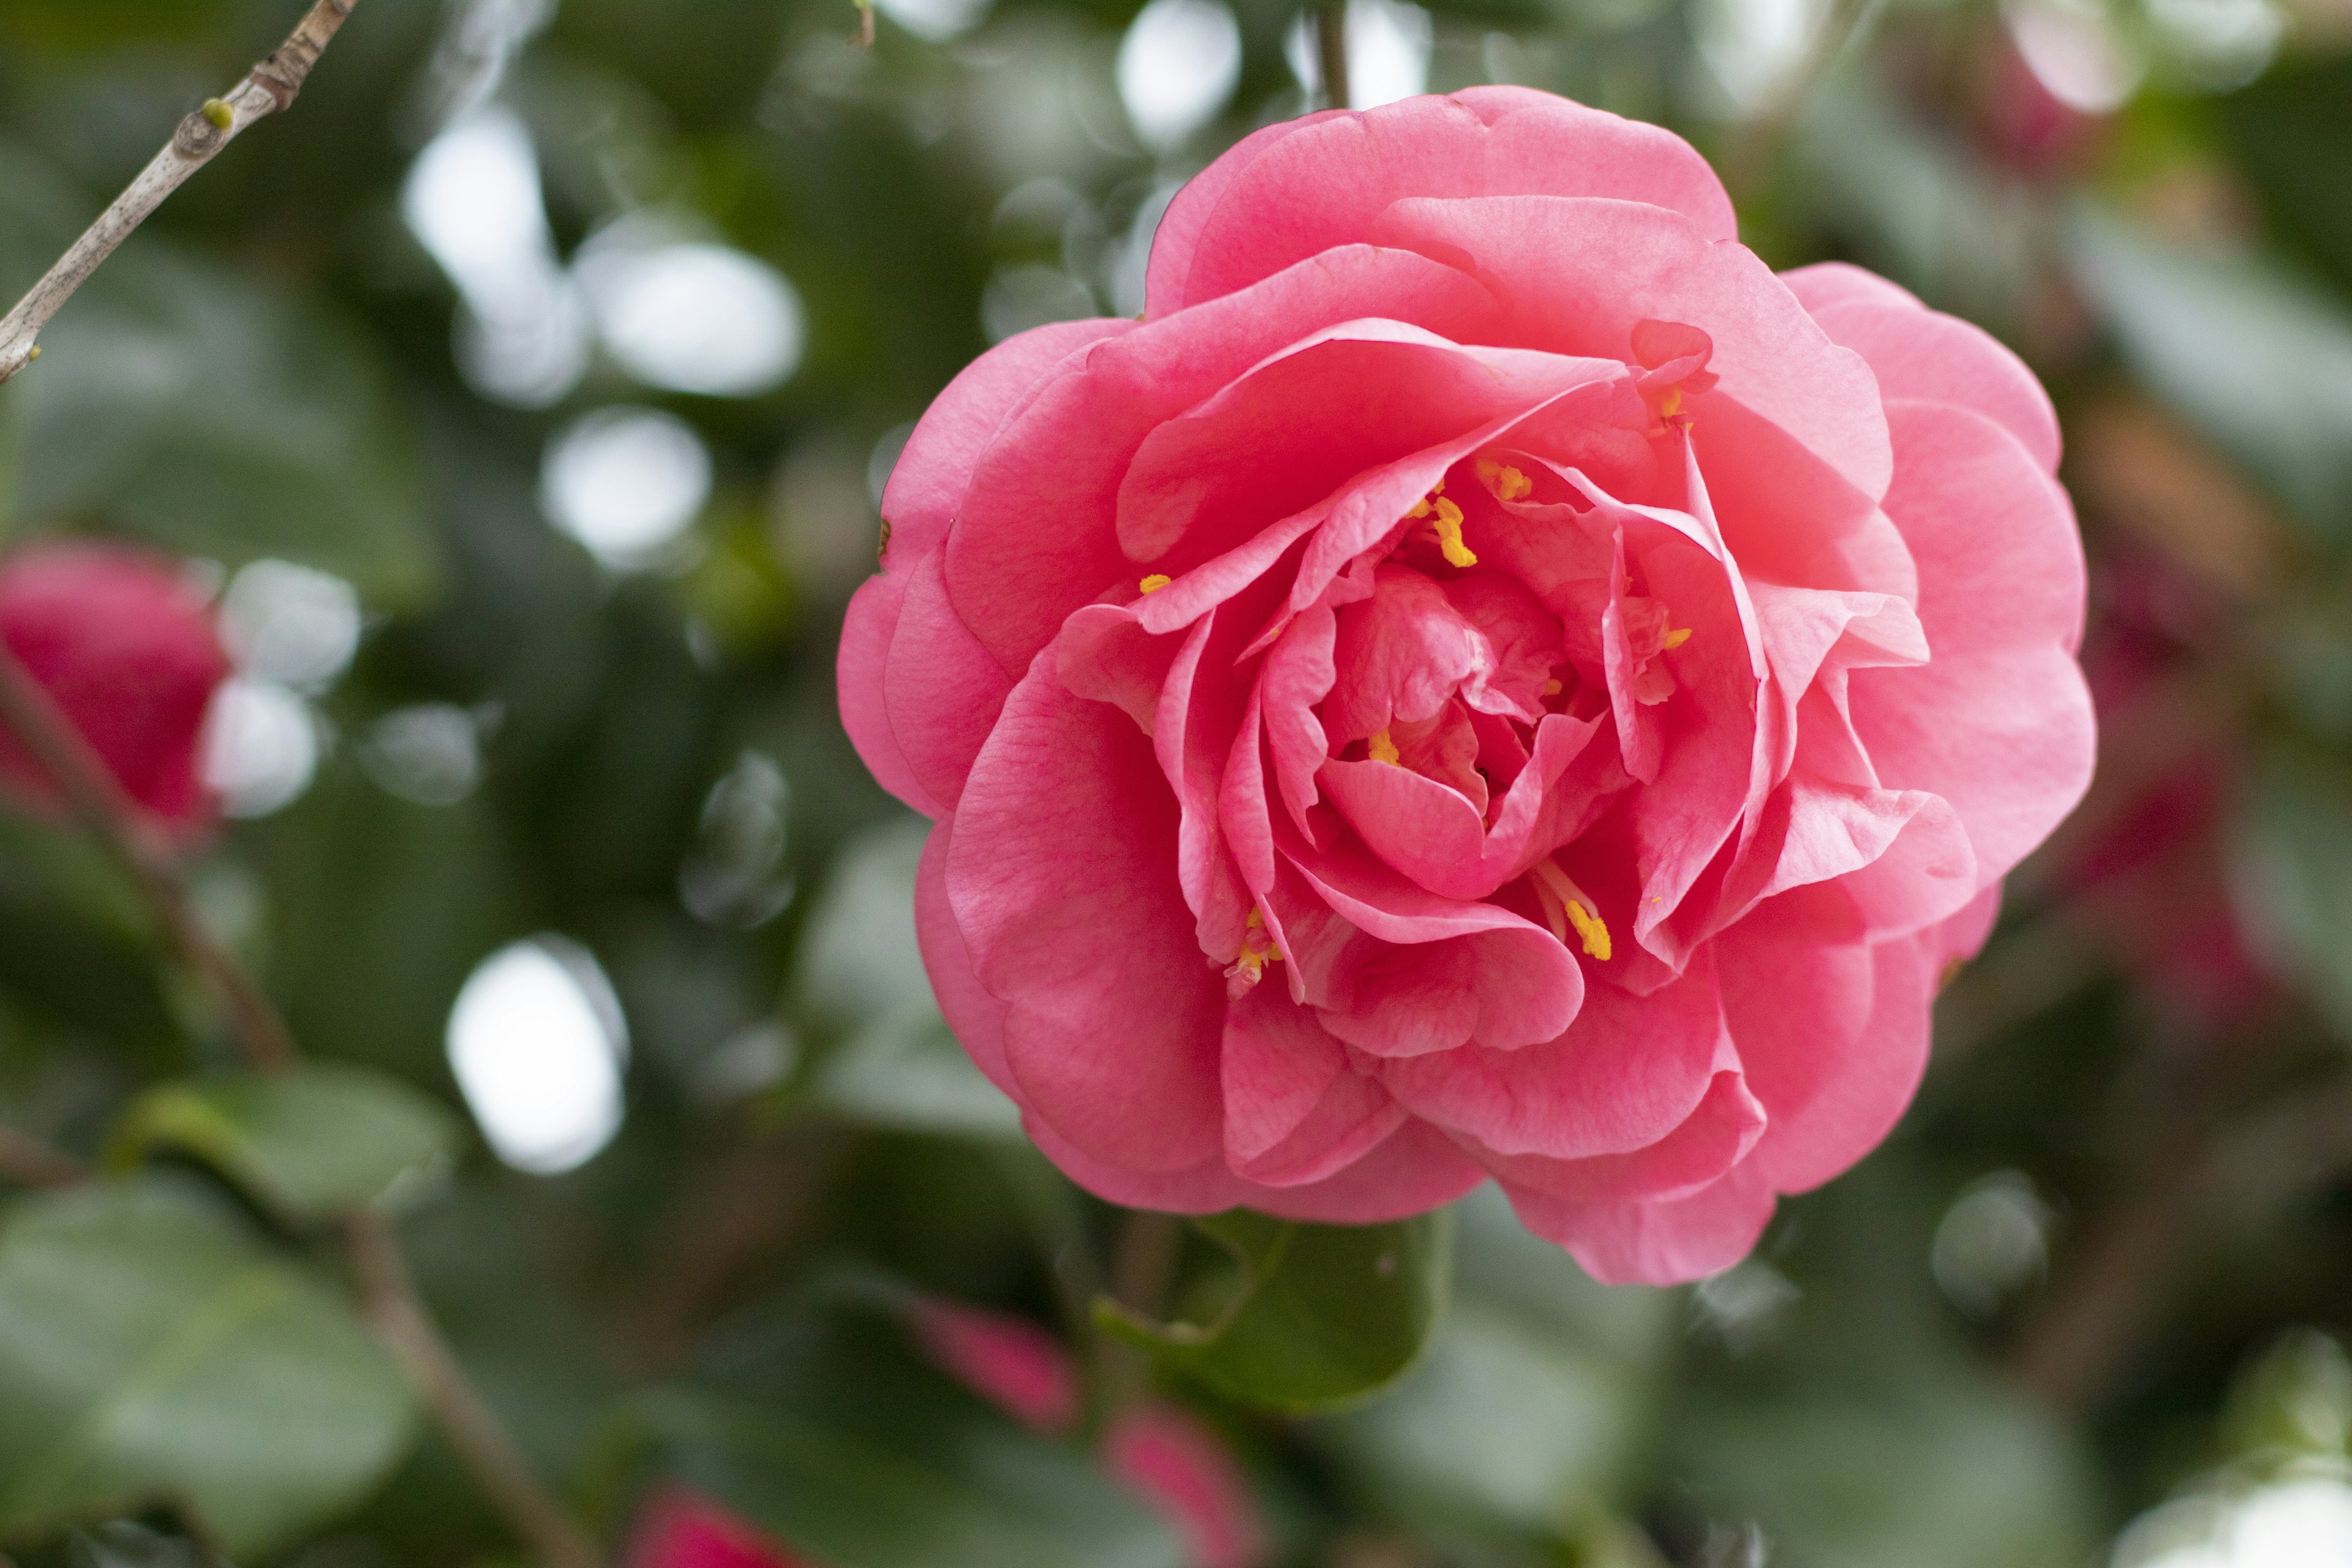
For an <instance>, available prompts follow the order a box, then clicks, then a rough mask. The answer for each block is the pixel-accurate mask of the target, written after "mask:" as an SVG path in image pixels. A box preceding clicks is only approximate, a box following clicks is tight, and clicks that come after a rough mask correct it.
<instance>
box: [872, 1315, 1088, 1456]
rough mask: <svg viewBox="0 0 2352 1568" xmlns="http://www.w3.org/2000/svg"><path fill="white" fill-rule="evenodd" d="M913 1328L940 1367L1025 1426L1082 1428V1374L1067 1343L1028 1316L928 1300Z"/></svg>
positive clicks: (911, 1322)
mask: <svg viewBox="0 0 2352 1568" xmlns="http://www.w3.org/2000/svg"><path fill="white" fill-rule="evenodd" d="M908 1326H909V1327H911V1328H912V1329H913V1330H914V1331H915V1338H916V1340H917V1342H919V1343H920V1344H921V1345H922V1347H923V1351H924V1353H926V1354H927V1355H929V1357H930V1358H931V1360H932V1362H933V1363H935V1364H937V1365H938V1366H939V1367H940V1369H941V1370H943V1371H945V1372H946V1373H949V1374H950V1376H952V1377H954V1378H955V1379H957V1381H959V1382H961V1384H963V1385H964V1386H965V1387H967V1388H969V1389H971V1390H972V1391H973V1392H974V1393H976V1394H980V1395H981V1396H982V1397H983V1398H985V1399H987V1400H988V1401H989V1402H990V1403H992V1404H993V1405H996V1406H997V1408H999V1409H1001V1410H1003V1411H1004V1412H1005V1413H1006V1414H1008V1415H1011V1416H1012V1417H1013V1419H1014V1420H1016V1421H1019V1422H1020V1423H1021V1424H1022V1425H1023V1426H1027V1427H1030V1428H1031V1429H1033V1430H1034V1431H1038V1432H1047V1433H1055V1432H1067V1431H1069V1430H1070V1429H1071V1428H1072V1427H1074V1426H1076V1425H1077V1424H1078V1416H1079V1415H1081V1414H1082V1411H1081V1410H1080V1404H1081V1400H1080V1395H1079V1391H1078V1373H1077V1369H1076V1367H1074V1366H1072V1365H1071V1364H1070V1357H1069V1352H1066V1351H1065V1350H1064V1349H1063V1348H1062V1342H1061V1341H1059V1340H1057V1339H1055V1337H1054V1336H1053V1335H1051V1334H1049V1333H1047V1332H1046V1331H1045V1330H1043V1329H1041V1328H1039V1327H1038V1326H1037V1325H1036V1324H1034V1323H1033V1322H1031V1321H1029V1320H1028V1319H1026V1318H1015V1317H1012V1316H1010V1315H1008V1314H1006V1313H1003V1312H983V1311H982V1310H979V1309H978V1308H976V1307H965V1306H960V1305H958V1304H957V1303H955V1302H953V1301H943V1300H938V1299H937V1298H925V1299H923V1300H918V1301H916V1302H914V1303H913V1304H912V1305H911V1306H910V1307H909V1308H908Z"/></svg>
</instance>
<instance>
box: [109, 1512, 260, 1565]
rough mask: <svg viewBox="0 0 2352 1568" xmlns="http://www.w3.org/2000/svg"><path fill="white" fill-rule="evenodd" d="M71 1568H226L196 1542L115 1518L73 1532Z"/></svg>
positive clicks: (217, 1558) (221, 1561)
mask: <svg viewBox="0 0 2352 1568" xmlns="http://www.w3.org/2000/svg"><path fill="white" fill-rule="evenodd" d="M73 1568H225V1562H224V1559H222V1558H220V1557H218V1556H216V1555H215V1554H214V1553H213V1552H207V1551H206V1550H205V1548H204V1546H203V1545H202V1544H200V1543H199V1542H194V1541H183V1540H181V1539H179V1538H178V1537H176V1536H171V1535H163V1534H161V1533H159V1532H157V1531H152V1530H149V1529H147V1528H146V1527H145V1526H143V1525H140V1524H136V1523H133V1522H132V1521H130V1520H127V1519H117V1520H110V1521H107V1522H106V1523H104V1524H101V1525H100V1526H99V1527H98V1528H97V1529H95V1530H88V1531H79V1530H78V1531H75V1532H74V1534H73Z"/></svg>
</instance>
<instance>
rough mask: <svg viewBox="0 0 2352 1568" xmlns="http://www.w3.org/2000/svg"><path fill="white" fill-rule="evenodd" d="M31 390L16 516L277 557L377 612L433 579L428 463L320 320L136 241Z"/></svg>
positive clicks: (77, 311)
mask: <svg viewBox="0 0 2352 1568" xmlns="http://www.w3.org/2000/svg"><path fill="white" fill-rule="evenodd" d="M42 348H43V353H42V358H41V362H40V365H39V368H38V371H37V374H30V375H27V376H26V377H24V378H23V384H22V387H21V388H16V387H12V388H11V389H10V390H11V392H12V393H15V394H16V395H20V396H21V397H22V398H23V400H24V402H25V404H26V408H25V411H24V414H23V417H24V419H25V421H26V424H25V433H24V437H23V450H24V460H23V472H22V477H21V480H20V482H19V484H18V486H17V493H16V505H15V508H14V510H15V512H16V517H17V519H18V520H19V521H20V522H22V523H30V524H33V525H36V526H54V525H58V524H63V523H70V522H79V521H87V520H89V519H92V518H102V519H104V520H105V521H107V522H109V523H110V524H112V525H113V526H115V527H118V528H120V529H121V530H124V531H128V532H131V533H134V534H137V535H139V536H141V537H143V538H145V539H148V540H151V541H152V542H155V543H157V544H161V545H163V546H164V547H166V548H168V549H171V550H174V551H178V552H183V553H185V554H190V555H197V556H204V557H207V558H209V559H212V560H215V561H218V562H221V563H224V564H226V565H229V566H237V565H241V564H243V563H246V562H247V561H251V560H256V559H258V558H261V557H265V556H274V557H278V558H281V559H285V560H289V561H298V562H300V563H304V564H306V565H310V566H315V567H318V568H320V570H322V571H327V572H331V573H334V574H337V575H338V576H341V577H344V578H346V579H348V580H349V581H350V582H351V583H352V584H353V585H354V586H356V587H357V588H358V589H359V590H360V592H361V594H362V596H363V597H365V598H366V599H367V600H368V601H369V602H370V603H371V604H375V605H384V606H387V607H391V606H405V605H414V604H415V603H417V602H418V601H420V600H421V599H422V598H423V597H424V596H425V594H426V593H427V591H428V590H429V589H430V587H431V585H432V582H433V578H434V575H435V563H434V559H433V553H432V547H431V539H430V534H429V532H428V531H427V529H426V526H425V509H424V506H423V502H422V496H421V493H420V489H419V486H418V481H417V475H416V472H415V468H416V465H415V458H414V456H413V453H412V451H411V449H410V445H409V443H408V442H406V441H405V440H404V438H403V437H402V434H401V426H400V422H399V420H398V419H397V418H396V417H395V416H394V411H393V409H392V407H391V405H390V402H389V399H388V397H387V395H386V394H385V391H384V389H383V385H382V384H381V382H380V379H379V377H378V375H377V373H376V371H375V368H374V366H373V364H372V363H371V362H370V361H369V359H368V357H367V355H366V353H365V352H364V350H363V349H362V347H361V345H360V344H359V343H358V342H355V341H354V340H353V339H352V337H351V336H350V335H349V334H348V333H347V332H346V331H344V330H343V329H342V328H341V325H340V324H339V323H337V322H335V321H331V319H329V318H328V317H326V316H325V315H324V314H322V313H321V312H320V311H319V310H316V309H314V308H311V307H309V306H306V305H303V304H300V303H298V302H295V301H291V300H280V299H275V298H272V297H271V296H269V295H268V294H267V293H265V292H263V291H262V290H261V289H257V288H256V287H255V286H254V285H252V284H250V283H248V282H246V281H244V280H243V279H239V278H236V277H235V276H232V275H229V274H226V273H223V272H220V271H217V270H215V269H214V268H210V267H207V266H202V265H199V264H197V263H194V262H191V261H188V260H185V259H184V258H180V257H179V256H177V255H175V254H173V252H171V251H169V250H167V249H165V248H163V247H161V246H160V245H154V244H140V243H137V242H134V244H133V245H132V247H130V248H127V249H126V250H125V251H124V252H123V253H122V254H121V256H119V257H117V258H114V259H113V260H112V261H110V262H109V263H108V265H107V268H105V270H103V271H101V272H100V273H99V274H98V275H97V279H96V280H95V281H93V282H92V284H91V285H90V286H89V288H88V289H84V290H82V291H81V293H79V295H77V296H76V297H75V299H74V301H73V305H72V308H71V309H70V310H65V311H63V312H61V313H60V314H59V316H58V319H57V321H54V322H53V323H51V325H50V326H49V328H48V329H47V331H45V332H44V333H43V335H42Z"/></svg>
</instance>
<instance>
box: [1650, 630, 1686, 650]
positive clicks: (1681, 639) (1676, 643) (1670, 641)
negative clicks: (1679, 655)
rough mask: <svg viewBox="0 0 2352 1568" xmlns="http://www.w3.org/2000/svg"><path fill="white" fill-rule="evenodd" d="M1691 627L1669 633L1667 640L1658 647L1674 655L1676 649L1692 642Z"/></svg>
mask: <svg viewBox="0 0 2352 1568" xmlns="http://www.w3.org/2000/svg"><path fill="white" fill-rule="evenodd" d="M1690 639H1691V629H1690V627H1688V626H1683V627H1681V628H1679V629H1677V630H1675V631H1671V632H1668V633H1667V634H1666V636H1665V639H1664V641H1662V642H1661V643H1659V644H1658V646H1659V647H1662V648H1664V649H1665V650H1666V651H1667V652H1668V653H1672V652H1674V651H1675V649H1676V648H1678V647H1682V646H1683V644H1685V643H1686V642H1688V641H1690Z"/></svg>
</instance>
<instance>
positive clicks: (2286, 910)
mask: <svg viewBox="0 0 2352 1568" xmlns="http://www.w3.org/2000/svg"><path fill="white" fill-rule="evenodd" d="M2231 841H2232V842H2231V850H2232V860H2233V862H2234V876H2235V880H2236V886H2237V891H2238V893H2239V899H2238V902H2239V905H2240V907H2241V909H2242V910H2244V912H2245V914H2246V916H2247V917H2248V918H2249V919H2250V921H2252V923H2253V925H2254V927H2255V929H2256V930H2257V931H2259V933H2260V934H2261V935H2262V936H2263V938H2264V939H2265V940H2264V942H2263V945H2264V946H2265V947H2266V948H2268V949H2270V950H2272V951H2273V952H2276V953H2278V954H2279V956H2280V957H2281V958H2283V959H2284V961H2285V962H2286V963H2287V964H2288V965H2289V966H2291V967H2292V968H2293V969H2294V971H2295V972H2296V973H2298V974H2300V975H2301V977H2302V979H2303V981H2304V983H2305V984H2306V985H2308V986H2309V987H2310V988H2311V993H2312V995H2313V997H2314V998H2315V1000H2316V1001H2317V1002H2318V1003H2319V1005H2320V1007H2321V1008H2322V1009H2323V1010H2324V1011H2325V1012H2326V1014H2327V1016H2329V1017H2330V1018H2331V1019H2333V1020H2334V1021H2335V1024H2336V1028H2337V1030H2338V1031H2339V1032H2340V1033H2341V1034H2343V1036H2344V1037H2346V1038H2347V1039H2352V766H2347V765H2346V764H2345V763H2341V762H2339V761H2337V760H2336V759H2335V758H2333V757H2328V756H2325V755H2321V754H2319V753H2315V752H2306V751H2302V750H2290V749H2288V748H2286V747H2284V746H2281V747H2277V748H2274V749H2273V751H2272V752H2270V753H2269V754H2268V755H2266V756H2264V757H2263V760H2262V763H2261V765H2260V766H2259V767H2258V768H2257V769H2256V771H2255V773H2254V778H2253V782H2252V786H2251V787H2250V788H2248V789H2247V790H2245V791H2243V792H2242V799H2241V804H2240V806H2239V812H2238V820H2237V822H2236V824H2235V826H2234V827H2233V830H2232V833H2231Z"/></svg>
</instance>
